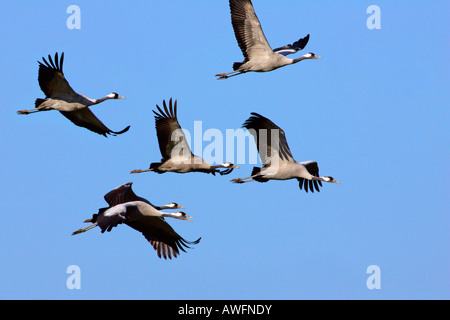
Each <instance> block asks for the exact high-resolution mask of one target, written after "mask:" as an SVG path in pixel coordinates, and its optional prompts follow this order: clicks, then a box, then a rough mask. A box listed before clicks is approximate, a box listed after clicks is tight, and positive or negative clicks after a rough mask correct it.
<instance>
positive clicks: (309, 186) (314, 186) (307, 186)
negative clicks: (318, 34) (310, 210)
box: [297, 178, 322, 193]
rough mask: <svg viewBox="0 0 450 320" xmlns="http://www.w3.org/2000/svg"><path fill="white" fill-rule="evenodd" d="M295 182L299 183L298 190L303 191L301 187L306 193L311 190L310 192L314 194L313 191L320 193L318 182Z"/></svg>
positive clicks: (303, 179)
mask: <svg viewBox="0 0 450 320" xmlns="http://www.w3.org/2000/svg"><path fill="white" fill-rule="evenodd" d="M297 180H298V182H299V187H300V190H303V187H304V188H305V192H306V193H308V192H309V190H311V192H312V193H314V189H315V190H316V191H317V192H320V188H319V184H320V186H322V184H321V183H320V180H309V179H305V178H297Z"/></svg>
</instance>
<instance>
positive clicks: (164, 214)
mask: <svg viewBox="0 0 450 320" xmlns="http://www.w3.org/2000/svg"><path fill="white" fill-rule="evenodd" d="M161 216H162V217H169V218H175V219H180V220H184V219H183V214H182V212H161Z"/></svg>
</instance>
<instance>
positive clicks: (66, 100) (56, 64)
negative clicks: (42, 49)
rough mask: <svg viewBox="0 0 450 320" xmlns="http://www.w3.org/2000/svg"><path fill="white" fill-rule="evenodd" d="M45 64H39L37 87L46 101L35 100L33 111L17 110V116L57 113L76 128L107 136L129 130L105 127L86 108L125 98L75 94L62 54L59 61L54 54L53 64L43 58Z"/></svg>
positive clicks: (109, 95)
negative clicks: (53, 111)
mask: <svg viewBox="0 0 450 320" xmlns="http://www.w3.org/2000/svg"><path fill="white" fill-rule="evenodd" d="M42 59H43V61H44V63H42V62H40V61H38V62H39V76H38V81H39V86H40V87H41V89H42V91H43V92H44V93H45V95H46V99H42V98H38V99H36V101H35V108H34V109H30V110H19V111H17V113H18V114H30V113H34V112H39V111H49V110H58V111H60V112H61V114H62V115H64V116H65V117H66V118H67V119H69V120H70V121H72V123H74V124H75V125H77V126H80V127H84V128H86V129H88V130H91V131H93V132H96V133H98V134H101V135H103V136H105V137H106V135H107V134H112V135H116V134H121V133H124V132H126V131H128V129H129V128H130V127H129V126H128V127H126V128H125V129H123V130H121V131H118V132H116V131H112V130H110V129H109V128H108V127H106V126H105V125H104V124H103V123H102V122H101V121H100V120H99V119H98V118H97V117H96V116H95V115H94V114H93V113H92V111H91V110H90V109H89V106H92V105H95V104H99V103H101V102H103V101H105V100H109V99H125V98H124V97H122V96H120V95H119V94H117V93H115V92H113V93H110V94H108V95H106V96H104V97H103V98H99V99H91V98H88V97H86V96H85V95H82V94H79V93H77V92H75V91H74V90H73V89H72V87H71V86H70V85H69V82H68V81H67V80H66V78H65V76H64V73H63V62H64V53H62V54H61V59H58V53H56V54H55V61H53V59H52V57H51V56H50V55H49V56H48V59H49V62H47V60H45V58H42Z"/></svg>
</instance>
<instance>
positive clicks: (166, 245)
mask: <svg viewBox="0 0 450 320" xmlns="http://www.w3.org/2000/svg"><path fill="white" fill-rule="evenodd" d="M127 224H128V225H129V226H130V227H132V228H133V229H136V230H138V231H140V232H141V233H142V234H143V235H144V237H145V238H146V239H147V241H148V242H150V244H151V245H152V246H153V248H154V249H155V250H156V253H157V254H158V257H160V258H161V257H163V258H164V259H167V258H169V259H172V256H173V257H174V258H176V257H177V256H178V255H179V254H180V250H181V251H184V252H186V250H185V248H191V247H190V245H193V244H197V243H198V242H199V241H200V239H198V240H196V241H193V242H191V241H187V240H185V239H183V238H182V237H181V236H180V235H179V234H178V233H177V232H175V230H174V229H173V228H172V227H171V226H170V225H169V224H168V223H167V222H166V221H165V220H164V219H163V218H160V217H148V216H147V217H145V218H144V219H142V220H141V221H139V224H136V223H133V222H129V223H127Z"/></svg>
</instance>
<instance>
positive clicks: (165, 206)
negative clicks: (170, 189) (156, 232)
mask: <svg viewBox="0 0 450 320" xmlns="http://www.w3.org/2000/svg"><path fill="white" fill-rule="evenodd" d="M155 208H156V209H158V210H164V209H176V208H174V207H173V206H172V205H171V204H165V205H163V206H161V207H158V206H155Z"/></svg>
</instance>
